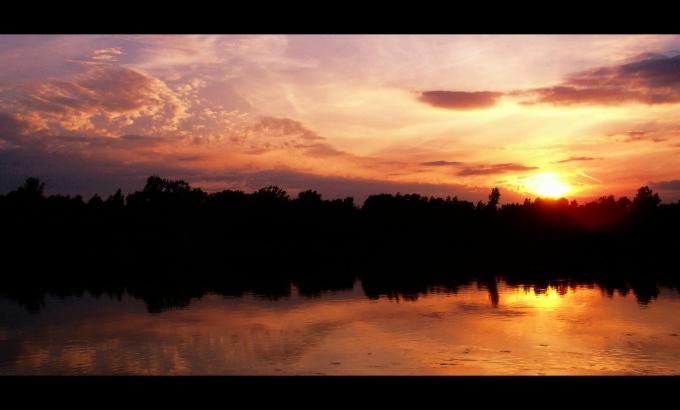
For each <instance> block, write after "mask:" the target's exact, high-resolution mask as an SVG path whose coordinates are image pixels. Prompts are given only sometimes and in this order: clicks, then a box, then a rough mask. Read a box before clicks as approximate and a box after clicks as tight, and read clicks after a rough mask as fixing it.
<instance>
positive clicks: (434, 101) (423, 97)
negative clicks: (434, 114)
mask: <svg viewBox="0 0 680 410" xmlns="http://www.w3.org/2000/svg"><path fill="white" fill-rule="evenodd" d="M502 95H503V93H499V92H492V91H476V92H465V91H423V92H422V93H421V94H420V97H419V100H420V101H421V102H424V103H426V104H430V105H432V106H434V107H439V108H446V109H450V110H476V109H480V108H489V107H491V106H493V105H495V104H496V100H498V98H500V97H501V96H502Z"/></svg>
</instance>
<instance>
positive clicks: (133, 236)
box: [0, 175, 680, 281]
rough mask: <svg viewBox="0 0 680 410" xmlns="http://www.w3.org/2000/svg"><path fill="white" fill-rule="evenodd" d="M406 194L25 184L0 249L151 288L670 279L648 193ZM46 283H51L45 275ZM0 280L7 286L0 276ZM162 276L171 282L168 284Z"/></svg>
mask: <svg viewBox="0 0 680 410" xmlns="http://www.w3.org/2000/svg"><path fill="white" fill-rule="evenodd" d="M500 196H501V195H500V191H499V190H498V189H497V188H493V189H492V190H491V192H490V194H489V196H488V201H487V202H483V201H479V202H477V203H476V204H474V203H472V202H469V201H466V200H462V199H458V198H457V197H453V198H451V197H450V196H449V197H446V198H441V197H427V196H422V195H419V194H416V193H413V194H401V193H397V194H396V195H394V194H386V193H380V194H375V195H370V196H369V197H368V198H367V199H366V200H365V201H364V203H363V205H361V206H359V205H357V204H355V202H354V198H352V197H346V198H344V199H333V200H326V199H323V198H322V195H321V194H320V193H319V192H317V191H315V190H311V189H309V190H305V191H301V192H299V193H298V194H297V196H296V197H294V198H291V196H290V195H289V194H288V193H287V192H286V191H285V190H282V189H281V188H279V187H277V186H267V187H264V188H261V189H259V190H257V191H254V192H251V193H246V192H243V191H239V190H223V191H220V192H215V193H206V192H204V191H203V190H201V189H200V188H192V187H191V186H190V185H189V184H188V183H186V182H185V181H183V180H169V179H163V178H161V177H159V176H156V175H152V176H150V177H149V178H148V179H147V181H146V185H145V186H144V187H143V189H142V190H139V191H135V192H133V193H131V194H128V195H123V193H122V192H121V190H120V189H119V190H117V191H116V192H115V193H113V194H111V195H109V196H108V197H106V199H104V198H102V197H100V196H99V195H97V194H95V195H94V196H92V197H91V198H89V199H88V200H87V201H85V199H84V198H83V197H82V196H80V195H77V196H74V197H71V196H69V195H66V196H64V195H50V196H47V197H46V196H45V195H44V183H42V182H41V181H40V179H38V178H36V177H30V178H27V179H26V180H25V182H24V184H23V185H22V186H20V187H18V188H17V189H16V190H13V191H11V192H8V193H7V194H5V195H0V224H2V233H0V241H1V242H0V245H1V246H2V249H3V251H4V253H5V257H6V260H12V261H16V262H18V265H15V266H19V269H21V272H22V275H24V277H34V278H36V279H38V278H40V279H41V280H42V279H45V278H46V277H60V278H63V276H65V275H67V273H64V272H71V276H73V277H79V278H82V277H92V276H100V277H101V276H104V277H108V278H111V279H113V278H130V277H139V276H140V275H143V276H145V277H159V278H163V280H166V281H167V280H180V279H179V278H180V277H181V276H182V275H186V274H187V273H190V274H192V275H193V274H195V272H210V273H211V274H213V275H222V274H232V275H236V274H237V272H245V271H248V272H252V271H255V270H257V271H258V275H260V276H261V277H263V278H266V279H269V280H275V278H278V277H281V276H284V275H291V274H295V275H302V276H304V277H307V278H308V279H309V278H313V277H315V276H318V275H324V276H326V277H329V276H332V275H333V274H334V273H333V272H336V273H337V274H338V275H344V272H347V271H356V272H362V274H363V275H371V276H375V277H396V276H404V277H408V276H409V275H411V276H412V275H423V272H424V271H446V272H453V273H455V272H456V271H457V270H461V269H464V268H465V269H467V268H472V269H475V270H477V271H479V272H482V271H493V270H497V269H499V268H503V269H506V268H507V269H515V268H516V269H520V270H522V271H524V272H526V271H527V270H531V269H553V270H554V269H563V268H564V269H574V268H578V269H581V268H584V269H585V268H588V269H600V270H602V269H605V270H610V271H617V270H621V269H625V270H627V271H635V272H640V273H643V272H647V273H649V272H658V271H664V272H667V271H672V272H676V271H677V264H676V262H675V252H676V250H677V247H678V245H679V244H680V243H679V242H680V240H679V239H678V235H677V232H679V229H678V228H680V201H679V202H678V203H671V204H664V203H662V201H661V199H660V198H659V196H658V194H656V193H654V192H653V191H652V190H651V189H650V188H649V187H648V186H643V187H641V188H640V189H638V191H637V193H636V195H635V196H634V197H633V199H629V198H627V197H625V196H624V197H621V198H618V199H616V198H615V197H614V196H613V195H609V196H602V197H600V198H599V199H597V200H596V201H592V202H588V203H585V204H578V203H577V202H576V201H568V200H567V199H565V198H560V199H549V198H536V199H534V200H531V199H528V198H527V199H525V200H524V203H521V204H520V203H510V204H504V205H500ZM57 271H59V272H61V273H58V272H57ZM6 276H7V275H6ZM173 278H174V279H173Z"/></svg>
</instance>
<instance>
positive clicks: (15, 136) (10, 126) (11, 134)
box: [0, 112, 29, 144]
mask: <svg viewBox="0 0 680 410" xmlns="http://www.w3.org/2000/svg"><path fill="white" fill-rule="evenodd" d="M28 128H29V127H28V124H27V123H26V122H24V121H21V120H19V119H17V118H15V117H14V116H13V115H10V114H5V113H1V112H0V140H5V141H9V142H11V143H13V144H19V143H20V142H21V136H22V134H23V133H24V132H25V131H27V130H28Z"/></svg>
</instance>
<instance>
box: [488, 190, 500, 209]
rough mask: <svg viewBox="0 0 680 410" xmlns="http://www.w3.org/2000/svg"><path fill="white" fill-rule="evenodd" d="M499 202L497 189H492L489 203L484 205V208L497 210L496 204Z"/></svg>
mask: <svg viewBox="0 0 680 410" xmlns="http://www.w3.org/2000/svg"><path fill="white" fill-rule="evenodd" d="M500 200H501V192H500V191H499V190H498V188H493V189H492V190H491V193H490V194H489V202H488V203H487V204H486V208H487V209H489V210H491V211H495V210H496V209H497V208H498V202H499V201H500Z"/></svg>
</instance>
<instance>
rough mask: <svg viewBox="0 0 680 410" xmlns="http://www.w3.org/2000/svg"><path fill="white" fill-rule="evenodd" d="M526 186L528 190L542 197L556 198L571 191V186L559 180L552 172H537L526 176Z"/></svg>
mask: <svg viewBox="0 0 680 410" xmlns="http://www.w3.org/2000/svg"><path fill="white" fill-rule="evenodd" d="M525 184H526V187H527V189H528V190H529V191H531V192H533V193H534V194H536V195H540V196H542V197H551V198H558V197H561V196H562V195H564V194H566V193H567V192H569V191H571V187H570V186H569V185H567V184H565V183H564V182H562V181H560V177H559V175H557V174H553V173H543V174H537V175H534V176H532V177H529V178H527V180H526V183H525Z"/></svg>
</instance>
